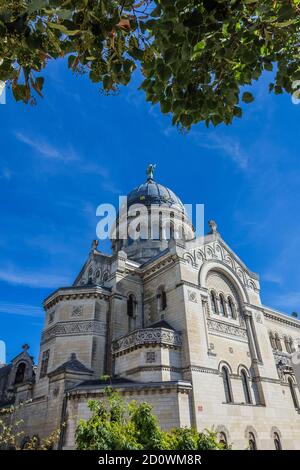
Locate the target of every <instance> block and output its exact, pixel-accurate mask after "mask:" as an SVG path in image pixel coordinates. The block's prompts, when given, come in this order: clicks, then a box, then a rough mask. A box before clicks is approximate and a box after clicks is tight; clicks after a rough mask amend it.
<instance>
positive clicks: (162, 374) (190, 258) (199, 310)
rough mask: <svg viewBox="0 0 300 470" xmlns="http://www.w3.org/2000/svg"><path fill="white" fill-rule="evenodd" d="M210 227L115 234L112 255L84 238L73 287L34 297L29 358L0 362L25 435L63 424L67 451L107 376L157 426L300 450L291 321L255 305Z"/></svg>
mask: <svg viewBox="0 0 300 470" xmlns="http://www.w3.org/2000/svg"><path fill="white" fill-rule="evenodd" d="M148 183H149V184H148V186H147V188H146V189H145V187H143V189H142V190H143V191H146V190H147V191H148V192H149V187H150V185H151V184H154V182H153V181H152V180H151V181H150V182H148ZM144 186H145V185H144ZM150 189H151V191H152V192H151V191H150V192H151V194H152V193H153V192H154V189H155V188H154V189H153V188H152V187H150ZM139 191H141V190H139ZM139 191H137V190H135V192H133V193H132V194H133V195H134V197H136V195H137V196H139V194H140V192H139ZM159 191H160V192H161V186H160V188H159ZM147 194H148V193H147ZM155 194H156V193H155ZM166 194H169V193H166ZM172 195H173V196H174V193H171V192H170V198H171V207H172V204H173V203H172V197H173V196H172ZM131 197H132V198H133V196H132V195H131ZM139 197H140V196H139ZM151 197H152V196H151ZM155 197H156V199H155V203H156V204H163V203H165V200H164V201H163V202H162V201H157V194H156V195H155ZM164 197H167V196H164ZM174 197H175V196H174ZM129 200H130V198H129ZM173 202H174V210H175V211H177V212H176V213H177V215H178V213H179V212H180V211H181V206H180V204H181V203H180V200H179V199H178V198H176V200H175V201H173ZM168 203H170V200H169V201H168ZM189 227H191V224H190V225H189ZM210 227H211V232H210V233H209V234H208V235H206V236H205V237H204V239H203V238H199V239H196V238H193V239H185V240H183V239H181V240H176V239H175V238H173V239H171V240H169V241H168V242H167V243H166V241H164V242H163V243H161V244H160V243H158V242H157V240H156V241H155V242H153V243H154V245H153V246H152V248H151V240H150V241H149V240H148V241H146V242H145V244H144V245H143V244H142V241H136V242H134V243H133V244H128V245H126V243H125V242H122V244H120V243H118V242H116V243H114V245H113V253H112V255H105V254H103V253H101V252H99V251H98V249H97V243H93V245H92V250H91V252H90V254H89V256H88V259H87V261H86V263H85V264H84V266H83V268H82V270H81V272H80V273H79V275H78V277H77V278H76V280H75V282H74V285H73V286H71V287H66V288H62V289H58V290H57V291H55V292H54V293H53V294H51V295H50V296H49V297H48V298H47V299H46V300H45V302H44V308H45V324H44V328H43V333H42V338H41V348H40V356H39V360H38V366H37V367H35V366H34V365H33V361H32V358H31V357H30V356H29V354H28V350H27V349H28V348H27V347H26V345H25V348H24V350H23V352H22V353H21V354H20V355H19V356H17V357H16V358H15V359H14V360H13V361H12V363H11V364H10V365H7V366H3V367H1V368H0V401H1V404H2V406H5V405H8V404H9V403H19V402H20V401H24V400H28V399H30V400H31V402H30V403H28V404H27V405H26V406H24V407H22V408H20V410H19V411H18V415H20V417H22V418H23V419H24V422H25V432H26V434H27V435H28V436H32V435H38V436H40V437H44V436H46V435H48V434H49V433H50V432H52V431H53V430H54V429H56V428H57V427H58V426H59V425H60V424H61V423H62V422H66V423H67V426H66V427H65V429H64V434H63V436H62V438H61V441H60V443H59V447H60V448H64V449H71V448H74V446H75V443H74V431H75V428H76V423H77V422H78V420H79V419H80V418H88V416H89V411H88V408H87V400H88V399H89V398H98V399H101V397H102V396H103V390H104V388H105V383H104V382H103V381H101V379H100V377H101V375H102V374H108V375H110V376H111V380H112V383H113V386H114V387H116V388H117V389H118V390H119V391H120V393H122V395H123V396H124V397H125V398H126V399H128V400H131V399H136V400H138V401H147V402H149V403H151V404H152V405H153V408H154V411H155V413H157V415H158V417H159V419H160V422H161V425H162V427H163V428H164V429H169V428H172V427H175V426H177V427H179V426H182V427H184V426H194V427H196V428H197V429H198V430H203V429H205V428H214V429H216V430H217V431H218V432H219V433H220V438H222V439H226V440H227V442H228V443H230V444H232V447H233V448H234V449H246V448H248V447H249V446H250V447H256V448H257V449H274V448H275V447H278V446H281V447H282V448H283V449H300V414H299V412H300V407H299V401H300V396H299V390H298V387H297V385H296V381H295V376H294V373H293V368H292V363H291V356H292V353H293V352H294V351H296V350H298V349H299V348H300V322H299V321H298V320H297V319H295V318H292V317H289V316H287V315H285V314H282V313H281V312H278V311H275V310H273V309H271V308H268V307H265V306H264V305H262V304H261V300H260V284H259V278H258V276H257V275H256V274H255V273H253V272H251V271H250V270H249V269H248V268H247V266H245V264H244V263H243V262H242V261H241V260H240V259H239V258H238V256H237V255H236V254H235V253H234V252H233V251H232V250H231V249H230V248H229V247H228V246H227V244H226V243H225V242H224V240H223V239H222V237H221V236H220V234H219V233H218V231H217V227H216V224H215V223H213V222H212V221H211V222H210ZM139 247H140V253H142V255H141V257H139ZM147 253H148V254H147ZM22 364H23V365H22ZM278 443H279V444H278Z"/></svg>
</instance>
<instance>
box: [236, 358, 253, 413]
mask: <svg viewBox="0 0 300 470" xmlns="http://www.w3.org/2000/svg"><path fill="white" fill-rule="evenodd" d="M239 375H240V377H241V379H242V386H243V392H244V397H245V402H246V403H247V404H248V405H251V404H252V396H251V389H250V379H251V378H250V375H249V372H248V371H247V369H246V368H245V367H241V368H240V373H239Z"/></svg>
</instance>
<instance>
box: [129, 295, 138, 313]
mask: <svg viewBox="0 0 300 470" xmlns="http://www.w3.org/2000/svg"><path fill="white" fill-rule="evenodd" d="M135 307H136V300H135V297H134V295H133V294H130V295H129V296H128V299H127V315H128V316H129V317H134V316H135Z"/></svg>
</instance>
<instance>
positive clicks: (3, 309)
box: [0, 302, 43, 317]
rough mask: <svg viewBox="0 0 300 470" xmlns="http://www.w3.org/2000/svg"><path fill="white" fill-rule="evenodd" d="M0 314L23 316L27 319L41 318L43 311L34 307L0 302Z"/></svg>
mask: <svg viewBox="0 0 300 470" xmlns="http://www.w3.org/2000/svg"><path fill="white" fill-rule="evenodd" d="M0 313H6V314H11V315H23V316H28V317H42V316H43V309H42V307H37V306H36V305H27V304H14V303H5V302H0Z"/></svg>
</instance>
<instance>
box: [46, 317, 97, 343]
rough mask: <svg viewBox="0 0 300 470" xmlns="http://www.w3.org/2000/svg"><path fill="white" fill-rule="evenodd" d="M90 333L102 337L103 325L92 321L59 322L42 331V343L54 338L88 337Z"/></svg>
mask: <svg viewBox="0 0 300 470" xmlns="http://www.w3.org/2000/svg"><path fill="white" fill-rule="evenodd" d="M91 333H93V334H96V335H103V334H104V333H105V324H104V323H101V322H99V321H94V320H82V321H72V322H61V323H57V324H56V325H54V326H53V327H51V328H48V329H47V330H45V331H44V333H43V334H42V343H44V342H46V341H49V340H50V339H52V338H54V337H55V336H65V335H88V334H91Z"/></svg>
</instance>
